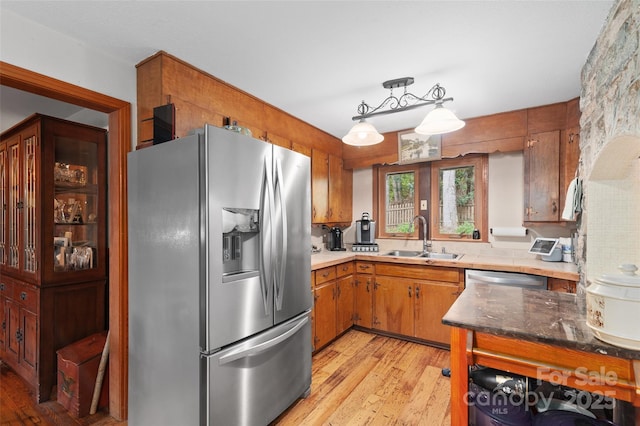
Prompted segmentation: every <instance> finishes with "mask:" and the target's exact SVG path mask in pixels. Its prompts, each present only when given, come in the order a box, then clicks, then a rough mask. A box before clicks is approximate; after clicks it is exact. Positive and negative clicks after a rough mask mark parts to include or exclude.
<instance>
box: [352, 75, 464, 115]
mask: <svg viewBox="0 0 640 426" xmlns="http://www.w3.org/2000/svg"><path fill="white" fill-rule="evenodd" d="M413 82H414V79H413V77H402V78H396V79H393V80H387V81H385V82H384V83H382V87H384V88H385V89H389V91H390V93H389V96H388V97H387V98H386V99H385V100H383V101H382V102H381V103H380V105H378V106H377V107H375V108H374V107H372V106H371V105H369V104H367V103H366V102H365V101H362V102H361V103H360V105H358V115H356V116H353V117H351V119H352V120H353V121H359V120H362V119H363V118H369V117H373V116H376V115H386V114H393V113H396V112H402V111H408V110H412V109H414V108H419V107H422V106H426V105H441V104H443V103H444V102H449V101H452V100H453V98H445V97H444V96H445V94H446V93H447V91H446V90H445V89H444V87H442V86H440V83H437V84H435V85H434V86H433V87H432V88H431V89H429V90H428V91H427V93H425V94H424V95H423V96H417V95H414V94H413V93H410V92H407V86H410V85H412V84H413ZM398 88H402V89H404V92H403V93H402V95H400V96H399V97H397V96H395V95H394V94H393V89H398ZM385 108H387V109H385Z"/></svg>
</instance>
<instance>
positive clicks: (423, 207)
mask: <svg viewBox="0 0 640 426" xmlns="http://www.w3.org/2000/svg"><path fill="white" fill-rule="evenodd" d="M426 209H427V200H420V210H426Z"/></svg>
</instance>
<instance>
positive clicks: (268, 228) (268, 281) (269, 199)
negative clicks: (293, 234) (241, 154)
mask: <svg viewBox="0 0 640 426" xmlns="http://www.w3.org/2000/svg"><path fill="white" fill-rule="evenodd" d="M272 188H273V183H272V182H271V173H270V170H269V165H268V163H267V158H266V157H265V159H264V165H263V172H262V188H261V189H260V210H261V214H260V241H261V246H260V287H261V290H262V303H263V304H264V312H265V314H266V315H269V312H270V309H271V307H270V303H269V300H270V298H271V291H272V288H273V264H272V262H273V261H272V260H271V258H272V255H273V253H274V247H273V244H274V241H273V237H272V232H273V230H272V224H271V221H272V214H273V192H272Z"/></svg>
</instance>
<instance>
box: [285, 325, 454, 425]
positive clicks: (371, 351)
mask: <svg viewBox="0 0 640 426" xmlns="http://www.w3.org/2000/svg"><path fill="white" fill-rule="evenodd" d="M448 366H449V352H448V351H445V350H442V349H436V348H432V347H429V346H425V345H420V344H417V343H412V342H406V341H403V340H398V339H394V338H391V337H385V336H379V335H375V334H370V333H365V332H361V331H357V330H350V331H349V332H347V333H346V334H345V335H344V336H342V337H341V338H340V339H338V340H336V341H335V342H333V343H332V344H330V345H329V346H327V347H326V348H324V349H322V350H321V351H319V352H318V353H317V354H316V355H314V357H313V367H312V368H313V373H312V384H311V394H310V395H309V397H307V398H306V399H301V400H299V401H298V402H297V403H296V404H294V405H293V406H292V407H291V408H290V409H289V410H287V411H286V412H285V413H284V414H283V415H282V416H280V418H278V419H277V420H276V421H275V422H273V424H272V426H274V425H278V426H289V425H291V426H298V425H336V426H343V425H347V426H349V425H429V426H433V425H448V424H450V423H451V421H450V404H449V396H450V387H449V379H448V378H447V377H443V376H442V374H441V370H442V368H443V367H448Z"/></svg>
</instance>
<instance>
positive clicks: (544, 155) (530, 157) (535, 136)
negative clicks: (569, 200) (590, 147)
mask: <svg viewBox="0 0 640 426" xmlns="http://www.w3.org/2000/svg"><path fill="white" fill-rule="evenodd" d="M579 116H580V113H579V109H578V100H577V99H575V100H572V101H569V102H566V103H559V104H553V105H548V106H544V107H539V108H530V109H529V110H528V137H527V141H526V143H525V147H524V222H525V223H532V222H533V223H535V222H562V219H561V214H562V208H563V207H564V202H565V198H566V192H567V189H568V187H569V184H570V182H571V180H572V179H573V178H574V176H575V173H576V169H577V167H578V157H579V154H580V153H579V143H578V140H579V132H580V130H579V127H578V121H579Z"/></svg>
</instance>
